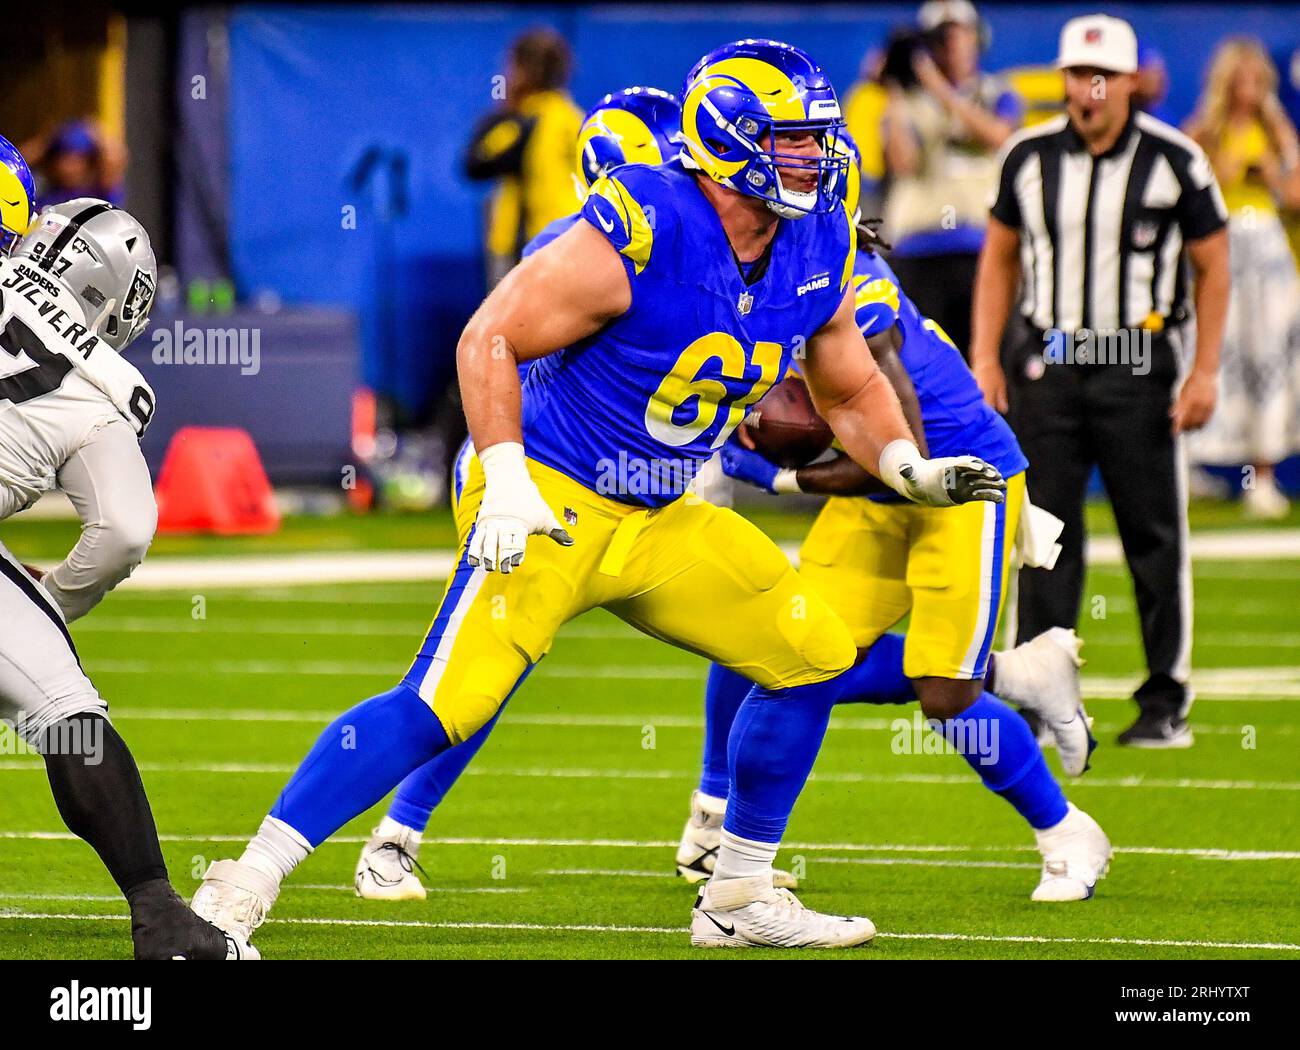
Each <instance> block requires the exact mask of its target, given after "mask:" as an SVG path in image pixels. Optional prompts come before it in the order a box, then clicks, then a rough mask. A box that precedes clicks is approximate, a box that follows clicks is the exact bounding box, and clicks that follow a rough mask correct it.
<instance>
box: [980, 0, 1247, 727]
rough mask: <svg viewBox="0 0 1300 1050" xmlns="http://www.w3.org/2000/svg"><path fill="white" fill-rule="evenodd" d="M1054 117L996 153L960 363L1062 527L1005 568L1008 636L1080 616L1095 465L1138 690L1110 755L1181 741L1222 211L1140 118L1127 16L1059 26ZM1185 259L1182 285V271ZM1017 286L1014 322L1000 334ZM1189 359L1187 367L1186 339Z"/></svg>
mask: <svg viewBox="0 0 1300 1050" xmlns="http://www.w3.org/2000/svg"><path fill="white" fill-rule="evenodd" d="M1057 65H1058V67H1059V68H1061V69H1062V70H1063V71H1064V79H1065V96H1066V113H1065V115H1063V116H1060V117H1057V118H1056V119H1054V120H1051V121H1048V122H1046V123H1043V124H1038V125H1036V126H1034V127H1032V128H1029V129H1026V130H1024V131H1022V132H1020V133H1018V134H1017V135H1015V136H1013V137H1012V138H1011V139H1009V140H1008V142H1007V144H1006V146H1005V147H1004V148H1003V153H1002V162H1001V170H1000V172H999V179H998V187H997V191H996V197H995V200H994V203H993V206H992V209H991V218H990V220H989V225H988V234H987V238H986V240H985V243H984V248H983V251H982V252H981V255H980V261H979V268H978V273H977V278H976V284H975V295H974V303H973V319H972V325H973V330H972V337H971V367H972V369H973V370H974V372H975V376H976V379H977V380H978V381H979V384H980V388H981V389H982V390H983V392H984V396H985V398H986V399H987V400H988V401H989V402H990V403H991V404H992V405H993V406H994V407H995V408H997V409H998V410H999V411H1001V412H1007V411H1008V408H1009V409H1010V414H1011V422H1012V425H1013V427H1014V429H1015V431H1016V434H1017V436H1018V437H1019V439H1020V443H1021V445H1022V447H1023V448H1024V450H1025V455H1026V456H1027V457H1028V458H1029V474H1028V480H1029V488H1030V492H1031V494H1032V496H1033V500H1034V503H1035V504H1037V505H1038V506H1040V507H1043V508H1044V509H1046V510H1048V511H1051V512H1052V513H1053V514H1055V515H1056V516H1057V517H1059V518H1061V519H1062V520H1063V521H1064V522H1065V529H1064V532H1063V533H1062V535H1061V544H1062V548H1063V549H1062V552H1061V555H1060V557H1059V559H1058V561H1057V564H1056V567H1055V569H1054V570H1053V571H1051V572H1047V571H1045V570H1042V569H1025V570H1023V571H1022V572H1021V574H1020V598H1019V622H1018V624H1017V630H1018V634H1019V637H1021V638H1032V637H1034V636H1035V635H1036V634H1038V633H1039V632H1041V631H1044V630H1046V629H1047V628H1049V627H1057V626H1061V627H1073V626H1075V624H1076V623H1077V621H1078V617H1079V607H1080V601H1081V599H1082V595H1083V578H1084V560H1083V545H1084V517H1083V510H1084V498H1085V493H1086V488H1087V484H1088V477H1089V475H1090V473H1091V471H1092V468H1093V466H1094V465H1096V466H1098V467H1099V468H1100V470H1101V476H1102V480H1103V481H1104V482H1105V485H1106V491H1107V493H1108V494H1109V496H1110V499H1111V503H1112V505H1113V507H1114V511H1115V520H1116V523H1117V524H1118V527H1119V534H1120V540H1121V542H1122V544H1123V547H1124V555H1125V558H1126V559H1127V561H1128V566H1129V571H1130V572H1131V573H1132V576H1133V584H1134V590H1135V592H1136V596H1137V605H1138V612H1139V614H1140V616H1141V624H1142V642H1143V646H1144V648H1145V650H1146V660H1147V672H1148V675H1147V679H1146V681H1145V682H1143V683H1142V685H1141V686H1140V687H1139V688H1138V690H1137V692H1136V694H1135V696H1134V699H1135V700H1136V702H1137V705H1138V717H1137V720H1136V721H1135V722H1134V723H1133V725H1132V726H1130V727H1129V728H1128V729H1126V730H1125V731H1124V732H1123V733H1122V734H1120V738H1119V740H1120V743H1121V744H1129V745H1133V746H1138V747H1189V746H1191V743H1192V734H1191V730H1190V729H1189V727H1188V725H1187V712H1188V710H1189V708H1190V706H1191V700H1192V694H1191V691H1190V689H1189V688H1188V684H1187V680H1188V674H1189V669H1190V659H1189V658H1190V653H1191V644H1192V634H1191V631H1192V611H1191V599H1192V588H1191V573H1190V565H1189V560H1188V552H1187V486H1186V461H1185V458H1184V450H1183V438H1182V436H1181V435H1183V434H1184V433H1185V432H1187V431H1189V430H1195V429H1197V428H1198V427H1201V426H1203V425H1204V424H1205V423H1206V422H1207V421H1208V420H1209V418H1210V415H1211V413H1212V412H1213V411H1214V402H1215V396H1216V392H1217V372H1218V364H1219V346H1220V343H1221V340H1222V337H1223V326H1224V319H1225V316H1226V313H1227V306H1228V288H1229V276H1228V235H1227V232H1226V222H1227V212H1226V209H1225V208H1224V205H1223V198H1222V196H1221V195H1220V193H1219V188H1218V185H1217V184H1216V183H1215V181H1214V175H1213V172H1212V171H1211V168H1210V165H1209V163H1208V162H1207V161H1206V158H1205V156H1204V154H1203V153H1202V152H1201V150H1200V149H1199V148H1198V147H1197V146H1196V145H1195V144H1194V143H1193V142H1192V141H1191V140H1190V139H1189V138H1187V137H1186V136H1185V135H1182V134H1180V133H1179V132H1178V131H1176V130H1174V129H1173V128H1171V127H1170V126H1169V125H1168V124H1164V123H1162V122H1161V121H1159V120H1156V119H1155V118H1154V117H1151V116H1148V115H1147V114H1144V113H1139V112H1135V111H1134V110H1133V109H1132V107H1131V105H1130V98H1131V96H1132V94H1133V90H1134V87H1135V86H1136V79H1137V78H1136V77H1135V76H1134V73H1135V71H1136V69H1137V38H1136V37H1135V36H1134V34H1133V29H1132V27H1131V26H1129V24H1128V23H1127V22H1124V21H1121V20H1120V19H1117V18H1110V17H1107V16H1105V15H1090V16H1088V17H1085V18H1076V19H1074V20H1073V21H1071V22H1069V23H1067V24H1066V26H1065V28H1064V29H1063V30H1062V32H1061V43H1060V54H1059V56H1058V58H1057ZM1189 261H1190V264H1191V265H1190V270H1191V278H1192V280H1191V288H1192V289H1193V290H1192V293H1191V296H1190V298H1192V299H1193V300H1194V304H1193V303H1189V301H1188V300H1189V288H1188V285H1189V282H1188V273H1187V269H1188V267H1187V265H1186V263H1187V262H1189ZM1017 287H1019V288H1020V289H1021V295H1020V312H1021V315H1022V318H1023V324H1022V326H1021V329H1020V333H1019V335H1018V337H1017V338H1013V339H1009V340H1008V346H1009V347H1010V348H1011V349H1010V350H1009V352H1008V355H1007V370H1006V372H1004V370H1003V365H1002V362H1001V360H1000V354H999V346H1000V342H1001V340H1002V336H1003V332H1004V329H1005V328H1006V325H1007V320H1008V317H1009V315H1010V313H1011V309H1012V305H1013V303H1014V302H1015V299H1016V290H1017ZM1193 305H1194V307H1195V309H1194V316H1195V319H1196V329H1197V337H1196V352H1195V356H1194V359H1193V361H1192V363H1191V365H1190V369H1189V370H1187V371H1186V373H1185V374H1184V373H1183V355H1182V353H1181V350H1182V345H1183V338H1184V330H1185V328H1187V327H1190V326H1189V325H1187V322H1188V321H1189V320H1190V318H1191V317H1192V316H1193V310H1192V306H1193Z"/></svg>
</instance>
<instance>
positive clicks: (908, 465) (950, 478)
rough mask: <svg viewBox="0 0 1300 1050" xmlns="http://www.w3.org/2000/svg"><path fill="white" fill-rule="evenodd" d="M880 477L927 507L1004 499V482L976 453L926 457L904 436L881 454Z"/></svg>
mask: <svg viewBox="0 0 1300 1050" xmlns="http://www.w3.org/2000/svg"><path fill="white" fill-rule="evenodd" d="M880 478H881V480H882V481H884V482H885V484H887V485H888V486H889V487H890V488H892V489H893V490H894V491H895V492H897V493H898V494H899V495H902V496H906V497H907V498H908V499H910V500H911V501H912V502H913V503H921V504H924V505H925V506H927V507H951V506H953V505H954V504H957V503H970V502H971V501H972V500H987V501H988V502H990V503H1002V502H1003V501H1004V500H1006V498H1007V483H1006V481H1005V480H1004V479H1003V477H1002V475H1001V474H1000V473H998V470H997V468H996V467H993V466H990V465H989V464H988V463H985V462H984V461H983V460H982V459H979V458H977V457H976V456H943V457H941V458H939V459H926V458H925V457H924V456H922V455H921V452H920V449H918V448H917V447H916V446H915V445H913V444H912V443H911V442H910V441H907V440H905V439H903V438H899V439H898V440H897V441H891V442H890V443H889V444H888V445H886V446H885V450H884V451H883V452H882V453H881V454H880Z"/></svg>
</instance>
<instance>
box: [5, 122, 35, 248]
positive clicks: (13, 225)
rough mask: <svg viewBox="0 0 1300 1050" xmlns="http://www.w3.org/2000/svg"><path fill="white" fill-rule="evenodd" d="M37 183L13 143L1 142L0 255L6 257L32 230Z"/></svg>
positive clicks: (6, 140)
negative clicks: (20, 239)
mask: <svg viewBox="0 0 1300 1050" xmlns="http://www.w3.org/2000/svg"><path fill="white" fill-rule="evenodd" d="M35 215H36V183H35V181H34V180H33V179H32V170H31V168H29V167H28V166H27V161H25V160H23V155H22V154H21V153H19V152H18V150H17V149H16V148H15V147H14V145H13V143H12V142H10V141H9V140H8V139H6V138H0V255H8V254H9V252H10V250H11V249H12V248H13V246H14V245H15V244H16V243H17V242H18V240H19V238H21V237H24V236H26V234H27V231H28V230H30V229H31V228H32V219H33V218H34V217H35Z"/></svg>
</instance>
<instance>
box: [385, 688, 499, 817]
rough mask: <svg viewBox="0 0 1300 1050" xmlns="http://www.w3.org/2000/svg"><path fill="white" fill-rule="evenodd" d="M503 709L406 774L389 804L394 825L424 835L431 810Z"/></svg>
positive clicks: (480, 744) (468, 760) (476, 749)
mask: <svg viewBox="0 0 1300 1050" xmlns="http://www.w3.org/2000/svg"><path fill="white" fill-rule="evenodd" d="M504 710H505V705H504V704H502V705H501V708H500V709H499V710H498V711H497V713H496V714H495V715H493V716H492V721H490V722H489V723H488V724H487V725H485V726H484V727H483V728H482V729H480V730H479V731H478V732H477V733H475V734H474V735H473V736H472V737H470V738H469V739H468V740H466V741H465V742H464V743H463V744H457V745H456V746H455V747H449V748H447V750H446V751H444V752H443V753H442V754H440V755H439V756H438V757H437V758H432V759H430V760H429V761H428V762H426V763H425V764H424V765H422V766H421V767H420V768H419V769H417V770H415V771H414V772H412V773H409V774H407V777H406V779H405V780H403V781H402V782H401V783H400V784H398V785H397V794H396V795H394V796H393V801H392V803H390V804H389V807H388V815H389V816H390V817H392V818H393V819H394V820H395V821H397V823H399V824H405V825H406V826H407V827H408V828H414V829H415V830H416V831H418V832H420V833H421V834H423V833H424V829H425V828H427V827H428V826H429V818H430V817H431V816H433V811H434V810H435V809H437V808H438V806H439V805H440V804H441V802H442V800H443V799H444V798H446V797H447V792H448V791H450V790H451V786H452V785H453V784H455V783H456V781H457V780H458V779H460V775H461V774H462V773H464V772H465V767H466V766H468V765H469V764H470V763H471V762H472V761H473V760H474V756H475V755H477V754H478V751H479V748H481V747H482V746H483V744H484V742H485V741H486V740H487V738H488V734H489V733H491V732H492V729H493V727H494V726H496V724H497V719H499V718H500V717H501V712H502V711H504Z"/></svg>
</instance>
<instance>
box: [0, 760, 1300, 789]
mask: <svg viewBox="0 0 1300 1050" xmlns="http://www.w3.org/2000/svg"><path fill="white" fill-rule="evenodd" d="M139 766H140V771H141V772H142V773H180V774H220V775H224V774H245V775H249V774H253V775H258V774H264V775H279V776H284V775H287V774H289V773H292V772H294V771H295V770H296V769H297V768H298V767H297V766H295V765H289V764H281V763H272V762H211V763H209V762H141V763H139ZM44 771H45V766H44V764H43V763H41V762H39V761H36V760H33V759H26V758H10V759H0V772H3V773H44ZM464 775H465V776H471V777H518V778H522V779H525V780H680V781H682V782H683V783H689V782H690V781H691V780H693V779H694V778H695V777H696V776H697V775H698V771H691V770H684V769H584V768H580V767H569V768H558V767H557V768H549V767H542V768H520V769H513V768H506V767H502V768H482V767H472V768H470V769H467V770H465V773H464ZM808 779H809V781H810V782H811V781H816V782H817V783H819V784H928V785H932V786H950V785H951V786H957V785H962V786H964V785H969V784H977V783H979V780H978V778H976V777H974V776H972V775H969V774H961V773H813V774H812V775H811V776H810V777H809V778H808ZM1071 787H1072V789H1073V790H1076V791H1077V790H1082V789H1087V788H1122V789H1124V790H1134V789H1137V788H1155V789H1171V790H1187V791H1300V781H1295V780H1202V779H1197V778H1193V777H1177V778H1166V777H1148V776H1145V775H1142V774H1137V775H1133V776H1127V777H1109V778H1107V777H1087V778H1085V779H1082V780H1077V781H1074V782H1073V784H1072V785H1071Z"/></svg>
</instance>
